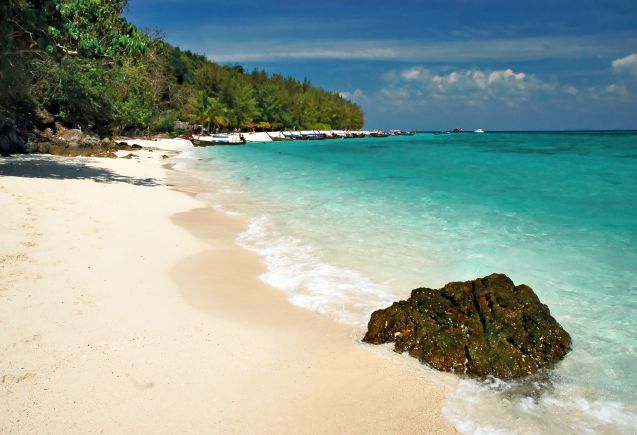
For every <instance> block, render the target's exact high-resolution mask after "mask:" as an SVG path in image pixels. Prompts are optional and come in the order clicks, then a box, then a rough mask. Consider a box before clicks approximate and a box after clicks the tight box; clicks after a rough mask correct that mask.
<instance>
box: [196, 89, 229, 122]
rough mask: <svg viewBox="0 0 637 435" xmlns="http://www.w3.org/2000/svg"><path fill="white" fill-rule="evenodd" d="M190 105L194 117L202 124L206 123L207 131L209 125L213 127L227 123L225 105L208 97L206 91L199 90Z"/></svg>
mask: <svg viewBox="0 0 637 435" xmlns="http://www.w3.org/2000/svg"><path fill="white" fill-rule="evenodd" d="M190 106H191V107H192V110H193V112H194V113H193V115H194V118H195V119H196V120H197V122H200V123H201V124H202V125H206V126H207V127H208V131H209V132H210V126H211V125H214V126H215V128H220V127H225V126H227V125H228V119H227V118H226V116H225V114H226V112H227V109H226V107H225V106H224V105H223V104H222V103H221V102H219V100H217V99H216V98H214V97H209V96H208V93H207V92H206V91H199V92H198V93H197V95H196V96H195V98H193V99H192V100H191V103H190Z"/></svg>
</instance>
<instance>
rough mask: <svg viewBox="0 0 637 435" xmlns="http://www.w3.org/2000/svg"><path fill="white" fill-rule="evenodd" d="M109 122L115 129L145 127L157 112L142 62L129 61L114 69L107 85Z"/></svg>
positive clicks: (118, 130)
mask: <svg viewBox="0 0 637 435" xmlns="http://www.w3.org/2000/svg"><path fill="white" fill-rule="evenodd" d="M108 97H109V100H110V101H111V105H112V116H111V120H112V125H113V130H114V131H115V132H117V133H119V132H121V131H123V130H125V129H130V128H134V129H145V128H146V127H148V126H149V124H150V120H151V119H152V117H153V116H154V115H155V114H156V107H157V104H156V101H155V99H154V97H153V91H152V88H151V82H150V81H149V80H148V79H147V70H146V68H145V66H144V65H143V64H132V63H128V64H125V65H123V66H121V67H120V68H118V69H116V70H115V71H114V74H113V77H112V78H111V80H110V83H109V87H108Z"/></svg>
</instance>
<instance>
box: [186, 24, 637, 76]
mask: <svg viewBox="0 0 637 435" xmlns="http://www.w3.org/2000/svg"><path fill="white" fill-rule="evenodd" d="M226 33H227V32H226ZM211 37H212V36H211V35H208V36H207V37H203V38H201V37H199V38H198V39H197V40H191V39H190V36H189V35H184V36H183V37H181V38H178V39H179V42H180V43H181V44H182V45H184V46H188V47H192V49H197V48H198V47H200V48H199V49H200V50H201V51H207V52H208V57H209V58H211V59H212V60H216V61H219V62H242V61H276V60H286V59H346V60H387V61H409V62H475V61H491V62H493V61H496V60H537V59H559V60H563V59H586V58H592V57H596V56H600V55H604V56H609V57H610V56H616V55H618V54H619V53H621V51H619V50H620V48H619V47H625V46H626V45H628V44H637V37H636V36H635V35H632V34H630V35H611V36H604V37H601V36H597V37H595V36H590V37H571V36H550V37H526V38H477V39H476V38H472V39H466V38H460V39H451V40H439V41H418V40H411V41H410V40H392V39H379V40H367V39H306V40H302V39H298V38H283V39H280V38H279V39H277V38H261V39H256V40H255V39H250V40H249V41H246V40H241V38H240V37H239V38H238V37H237V35H236V34H233V36H232V38H231V39H230V38H227V36H225V35H224V34H223V33H221V34H217V33H214V39H212V40H209V39H208V38H211ZM210 47H214V49H213V50H212V51H211V50H210ZM407 74H408V73H407Z"/></svg>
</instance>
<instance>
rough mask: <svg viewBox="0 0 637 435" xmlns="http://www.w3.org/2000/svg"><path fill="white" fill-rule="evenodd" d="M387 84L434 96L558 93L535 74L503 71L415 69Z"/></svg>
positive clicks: (400, 73)
mask: <svg viewBox="0 0 637 435" xmlns="http://www.w3.org/2000/svg"><path fill="white" fill-rule="evenodd" d="M397 79H398V80H397ZM386 80H387V81H388V83H394V84H395V83H396V82H397V81H398V82H399V83H400V82H403V83H405V84H408V85H411V86H413V87H416V88H419V89H421V90H427V91H429V93H430V94H433V93H439V94H443V95H444V94H452V93H469V92H489V93H492V94H495V93H511V92H515V93H529V92H536V91H551V90H554V89H556V85H555V84H552V83H547V82H543V81H541V80H539V79H538V78H536V77H535V76H534V75H532V74H527V73H524V72H514V71H513V70H512V69H510V68H508V69H502V70H481V69H477V68H472V69H460V70H455V71H452V72H449V73H437V72H434V71H433V70H430V69H427V68H425V67H423V66H414V67H411V68H407V69H405V70H403V71H401V72H399V73H393V74H388V75H386ZM573 89H574V88H573ZM572 92H573V90H571V93H572Z"/></svg>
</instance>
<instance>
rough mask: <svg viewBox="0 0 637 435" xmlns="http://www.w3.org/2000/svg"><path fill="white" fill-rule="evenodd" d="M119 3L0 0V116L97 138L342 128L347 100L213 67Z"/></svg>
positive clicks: (355, 117) (349, 122)
mask: <svg viewBox="0 0 637 435" xmlns="http://www.w3.org/2000/svg"><path fill="white" fill-rule="evenodd" d="M125 6H126V0H4V1H3V2H2V3H1V4H0V116H4V117H8V118H12V119H15V120H16V121H17V122H18V123H19V124H21V125H28V124H29V123H32V122H33V123H35V124H36V125H37V124H46V123H51V122H52V121H57V122H59V123H61V124H63V125H66V126H67V127H78V126H80V127H83V128H88V129H91V130H93V131H96V132H98V133H101V134H114V133H122V132H134V131H137V132H161V131H171V130H172V129H173V123H174V121H175V120H177V119H181V120H188V121H194V122H197V123H201V124H203V125H206V126H210V128H211V129H213V130H214V129H219V130H228V129H234V128H243V129H245V128H261V129H269V128H272V129H329V128H335V129H348V128H360V127H362V125H363V113H362V111H361V109H360V108H359V107H358V106H357V105H355V104H354V103H352V102H350V101H347V100H345V99H343V98H342V97H340V96H339V95H338V94H336V93H333V92H327V91H324V90H321V89H318V88H316V87H313V86H311V84H310V83H309V82H308V81H307V80H305V81H303V82H300V81H298V80H295V79H293V78H291V77H284V76H281V75H278V74H274V75H268V74H266V73H265V72H264V71H257V70H255V71H252V72H246V71H244V69H243V68H242V67H241V66H238V65H237V66H226V65H218V64H216V63H213V62H210V61H209V60H207V59H206V58H205V57H204V56H201V55H198V54H193V53H191V52H190V51H182V50H181V49H179V48H178V47H174V46H171V45H169V44H167V43H165V42H164V41H162V39H161V38H159V37H157V36H151V35H149V34H148V33H147V32H142V31H140V30H138V29H137V28H136V27H135V26H134V25H132V24H131V23H129V22H128V21H127V20H126V19H125V18H123V16H122V12H123V10H124V8H125Z"/></svg>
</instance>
